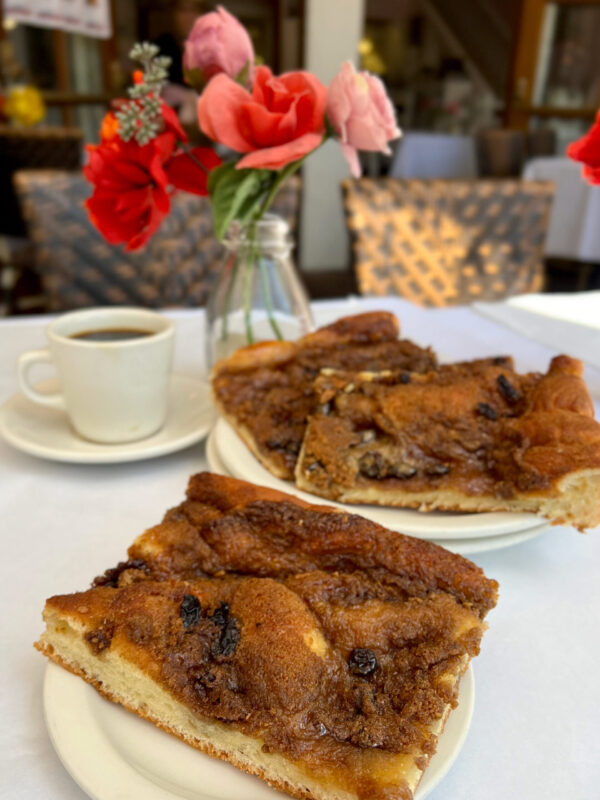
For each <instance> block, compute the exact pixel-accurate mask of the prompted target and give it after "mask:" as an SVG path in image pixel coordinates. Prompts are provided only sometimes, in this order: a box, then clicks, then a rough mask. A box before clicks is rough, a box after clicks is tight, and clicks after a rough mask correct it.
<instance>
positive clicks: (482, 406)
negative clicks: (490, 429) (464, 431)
mask: <svg viewBox="0 0 600 800" xmlns="http://www.w3.org/2000/svg"><path fill="white" fill-rule="evenodd" d="M477 411H479V413H480V414H481V416H482V417H487V419H491V420H492V421H493V422H495V421H496V420H497V419H498V412H497V411H496V409H495V408H492V407H491V406H488V404H487V403H477Z"/></svg>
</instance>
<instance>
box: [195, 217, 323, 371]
mask: <svg viewBox="0 0 600 800" xmlns="http://www.w3.org/2000/svg"><path fill="white" fill-rule="evenodd" d="M224 244H225V248H226V251H227V253H226V256H225V260H224V264H223V269H222V272H221V274H220V276H219V279H218V282H217V285H216V286H215V288H214V289H213V291H212V293H211V296H210V297H209V300H208V303H207V306H206V343H207V353H206V357H207V365H208V367H209V369H210V367H211V366H212V365H213V364H214V363H215V362H216V361H218V360H219V359H221V358H225V357H226V356H228V355H231V353H233V352H234V351H235V350H237V349H238V348H240V347H243V346H244V345H248V344H255V343H256V342H262V341H266V340H269V339H297V338H298V337H299V336H302V335H304V334H305V333H308V331H310V330H312V329H313V327H314V326H313V320H312V314H311V310H310V305H309V300H308V296H307V294H306V291H305V289H304V287H303V286H302V283H301V282H300V278H299V277H298V274H297V272H296V269H295V267H294V264H293V261H292V257H291V252H292V246H293V243H292V240H291V237H290V233H289V226H288V224H287V222H286V221H285V220H284V219H282V218H281V217H278V216H277V215H275V214H265V215H264V216H263V217H262V218H261V219H260V220H259V221H258V222H255V223H253V224H252V225H249V226H240V225H238V224H237V223H234V224H233V225H232V227H231V228H230V230H229V231H228V233H227V236H226V238H225V242H224Z"/></svg>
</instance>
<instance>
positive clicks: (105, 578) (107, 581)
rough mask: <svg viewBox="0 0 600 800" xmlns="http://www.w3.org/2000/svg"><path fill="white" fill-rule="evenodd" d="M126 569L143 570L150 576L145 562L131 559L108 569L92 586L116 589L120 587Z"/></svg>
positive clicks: (139, 559)
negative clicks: (120, 579) (120, 580)
mask: <svg viewBox="0 0 600 800" xmlns="http://www.w3.org/2000/svg"><path fill="white" fill-rule="evenodd" d="M126 569H143V570H144V571H145V572H146V574H148V567H147V566H146V562H145V561H143V560H142V559H141V558H130V559H129V560H128V561H119V563H118V564H117V566H116V567H112V568H111V569H107V570H106V572H105V573H104V575H99V576H98V577H97V578H94V580H93V582H92V586H112V587H114V588H115V589H116V587H117V586H118V585H119V578H120V577H121V573H123V572H125V570H126Z"/></svg>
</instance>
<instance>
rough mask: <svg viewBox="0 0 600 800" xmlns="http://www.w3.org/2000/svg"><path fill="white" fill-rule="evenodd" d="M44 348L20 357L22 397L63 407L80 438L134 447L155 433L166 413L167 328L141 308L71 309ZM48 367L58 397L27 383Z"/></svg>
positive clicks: (163, 320)
mask: <svg viewBox="0 0 600 800" xmlns="http://www.w3.org/2000/svg"><path fill="white" fill-rule="evenodd" d="M46 336H47V338H48V348H47V349H44V350H30V351H28V352H26V353H23V354H22V355H21V356H20V358H19V360H18V364H17V372H18V380H19V385H20V388H21V390H22V392H23V393H24V394H25V395H26V396H27V397H28V398H29V399H30V400H33V402H34V403H41V404H42V405H45V406H51V407H52V408H59V409H64V410H65V411H66V413H67V416H68V417H69V420H70V422H71V424H72V425H73V427H74V429H75V431H76V432H77V433H78V434H79V435H80V436H82V437H83V438H84V439H90V440H91V441H94V442H102V443H105V444H116V443H120V442H132V441H135V440H137V439H143V438H145V437H146V436H150V435H151V434H152V433H154V432H155V431H157V430H158V429H159V428H160V427H161V426H162V425H163V424H164V421H165V418H166V415H167V394H168V380H169V373H170V370H171V362H172V357H173V340H174V329H173V324H172V323H171V322H170V321H169V320H168V319H166V318H165V317H163V316H162V315H161V314H157V313H155V312H153V311H146V310H144V309H140V308H122V307H118V306H115V307H113V308H92V309H86V310H83V311H73V312H70V313H68V314H64V315H62V316H60V317H58V318H57V319H55V320H53V321H52V322H51V323H50V324H49V325H48V327H47V328H46ZM41 363H50V364H52V365H53V366H54V368H55V369H56V373H57V377H58V382H59V386H60V391H58V392H56V393H54V394H44V393H42V392H39V391H37V390H36V389H35V388H34V387H33V386H32V385H31V382H30V372H31V369H32V367H34V366H35V365H37V364H41Z"/></svg>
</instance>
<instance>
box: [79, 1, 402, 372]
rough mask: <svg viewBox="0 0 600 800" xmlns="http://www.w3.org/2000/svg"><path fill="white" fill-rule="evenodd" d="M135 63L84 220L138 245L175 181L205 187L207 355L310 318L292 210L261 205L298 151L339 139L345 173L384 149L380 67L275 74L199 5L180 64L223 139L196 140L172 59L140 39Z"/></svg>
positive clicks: (241, 37) (92, 152) (89, 172)
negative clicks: (222, 249)
mask: <svg viewBox="0 0 600 800" xmlns="http://www.w3.org/2000/svg"><path fill="white" fill-rule="evenodd" d="M131 58H132V59H133V60H135V61H138V62H140V63H141V69H140V70H138V71H136V72H135V73H134V85H133V86H132V88H131V89H130V90H129V98H128V99H121V100H117V101H115V108H114V110H113V111H111V112H110V113H109V114H107V116H106V117H105V119H104V122H103V124H102V129H101V132H100V143H99V144H98V145H93V146H90V147H89V148H88V150H89V164H88V165H87V167H86V168H85V175H86V177H87V178H88V179H89V180H90V181H91V183H92V184H93V186H94V191H93V194H92V196H91V197H90V199H89V200H88V201H87V208H88V212H89V215H90V219H91V221H92V222H93V223H94V224H95V225H96V227H97V228H98V230H99V231H100V232H101V233H102V234H103V235H104V236H105V238H106V239H107V240H108V241H109V242H111V243H113V244H118V243H122V244H125V245H126V247H127V248H128V249H130V250H134V249H137V248H140V247H143V246H144V244H146V242H147V241H148V240H149V238H150V237H151V236H152V235H153V234H154V233H155V232H156V231H157V229H158V228H159V226H160V224H161V221H162V220H163V219H164V217H165V216H166V215H167V214H168V213H169V210H170V198H171V196H172V195H173V192H175V191H186V192H191V193H194V194H199V195H209V196H210V201H211V207H212V214H213V224H214V231H215V234H216V236H217V237H218V238H219V239H220V240H223V241H224V243H225V246H226V248H227V251H228V253H227V256H226V261H225V265H224V270H223V273H222V274H221V276H220V278H219V281H218V285H217V286H216V288H215V291H214V292H213V295H212V298H211V300H210V301H209V304H208V309H207V320H208V324H209V336H208V340H209V343H210V344H209V346H210V352H209V359H210V360H212V359H214V358H215V357H217V356H219V357H220V356H223V355H226V354H227V353H228V352H230V351H231V350H232V349H235V348H236V347H238V346H240V345H241V344H244V343H252V342H254V341H257V340H260V339H265V338H273V337H276V338H283V337H284V336H286V335H291V336H295V335H298V333H300V332H302V331H303V330H306V328H307V327H309V326H310V310H309V306H308V301H307V298H306V296H305V294H304V291H303V289H302V287H301V284H300V282H299V280H298V277H297V275H296V273H295V271H294V269H293V266H292V264H291V260H290V250H291V242H290V240H289V237H288V235H287V232H288V229H287V224H286V223H285V222H284V221H283V220H281V219H280V218H277V217H274V216H273V215H270V214H269V209H270V208H271V205H272V203H273V201H274V199H275V197H276V195H277V193H278V191H279V190H280V189H281V187H282V186H283V184H284V183H285V182H286V180H288V179H289V178H290V176H292V175H293V173H295V172H297V171H298V169H299V168H300V166H301V165H302V163H303V161H304V159H305V158H306V157H307V156H309V155H310V154H311V153H312V152H314V151H315V150H316V149H317V148H319V147H320V146H321V145H322V144H323V143H324V142H325V141H327V140H328V139H336V140H337V141H338V142H339V143H340V145H341V147H342V152H343V154H344V156H345V157H346V159H347V161H348V163H349V166H350V170H351V172H352V174H353V175H354V176H356V177H358V176H360V164H359V159H358V150H371V151H382V152H384V153H389V152H390V150H389V141H390V140H392V139H395V138H396V137H397V136H398V135H399V130H398V127H397V125H396V120H395V115H394V111H393V107H392V104H391V102H390V100H389V98H388V97H387V95H386V92H385V89H384V87H383V84H382V83H381V81H380V80H379V79H378V78H376V77H375V76H373V75H370V74H368V73H366V72H361V73H358V72H356V70H355V68H354V66H353V65H352V64H351V63H350V62H346V63H344V64H343V65H342V67H341V70H340V73H339V74H338V75H337V76H336V77H335V78H334V79H333V81H332V82H331V84H330V85H329V87H328V88H327V87H325V86H324V85H323V84H322V83H321V82H320V81H319V80H318V78H317V77H316V76H315V75H313V74H311V73H310V72H306V71H296V72H288V73H285V74H283V75H279V76H275V75H273V73H272V72H271V70H270V69H269V67H267V66H258V65H256V63H255V56H254V50H253V47H252V43H251V41H250V37H249V35H248V33H247V31H246V30H245V28H244V27H243V26H242V25H241V24H240V22H239V21H238V20H237V19H235V17H233V16H232V15H231V14H229V13H228V12H227V11H226V10H225V9H224V8H221V7H219V8H218V9H217V11H214V12H211V13H209V14H205V15H203V16H201V17H199V18H198V19H197V20H196V22H195V24H194V26H193V28H192V31H191V32H190V35H189V38H188V39H187V41H186V43H185V52H184V59H183V65H184V72H185V75H186V80H187V81H188V83H189V84H190V85H191V86H192V87H193V88H194V89H195V90H196V91H197V92H198V93H199V98H198V101H197V112H198V124H199V127H200V130H201V131H202V133H203V134H204V135H205V136H206V137H208V139H210V140H212V142H214V143H215V145H216V146H218V147H219V151H220V155H218V154H217V153H216V152H215V150H214V149H213V148H212V147H193V148H192V147H190V146H189V142H188V137H187V136H186V134H185V132H184V130H183V128H182V127H181V125H180V124H179V121H178V118H177V115H176V113H175V112H174V111H173V109H171V108H170V107H169V106H168V105H167V104H166V103H165V102H164V100H162V99H161V92H162V90H163V87H164V86H165V83H166V81H167V75H168V73H167V70H168V66H169V63H170V61H169V59H167V58H165V57H163V56H160V55H159V52H158V48H156V47H155V46H154V45H151V44H148V43H144V44H138V45H136V46H135V47H134V48H133V50H132V52H131Z"/></svg>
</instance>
